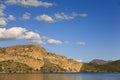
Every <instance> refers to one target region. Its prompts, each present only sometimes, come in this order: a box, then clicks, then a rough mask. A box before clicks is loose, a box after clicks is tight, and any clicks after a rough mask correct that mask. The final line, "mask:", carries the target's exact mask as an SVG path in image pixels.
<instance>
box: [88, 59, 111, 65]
mask: <svg viewBox="0 0 120 80" xmlns="http://www.w3.org/2000/svg"><path fill="white" fill-rule="evenodd" d="M109 62H112V61H106V60H101V59H94V60H92V61H91V62H90V63H95V64H98V65H102V64H106V63H109Z"/></svg>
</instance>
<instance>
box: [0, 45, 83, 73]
mask: <svg viewBox="0 0 120 80" xmlns="http://www.w3.org/2000/svg"><path fill="white" fill-rule="evenodd" d="M10 63H12V64H13V65H14V66H11V65H9V64H10ZM0 64H2V65H0V69H1V71H3V72H6V71H7V72H10V71H9V70H13V68H14V69H15V70H13V71H14V72H20V70H21V69H23V71H22V70H21V72H24V71H25V69H26V70H27V71H28V72H29V71H33V72H34V71H39V72H79V71H80V69H81V67H82V63H80V62H77V61H75V60H73V59H67V57H65V56H61V55H57V54H53V53H49V52H47V51H46V50H45V48H42V47H40V46H38V45H17V46H11V47H6V48H0ZM3 64H8V65H6V66H5V65H3ZM18 64H19V65H23V67H22V66H19V68H21V69H19V68H18V67H16V66H17V65H18ZM6 67H9V69H8V68H6ZM29 69H30V70H29Z"/></svg>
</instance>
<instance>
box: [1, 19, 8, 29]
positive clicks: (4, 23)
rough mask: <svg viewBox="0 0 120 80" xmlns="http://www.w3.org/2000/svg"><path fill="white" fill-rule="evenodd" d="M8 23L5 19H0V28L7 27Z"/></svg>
mask: <svg viewBox="0 0 120 80" xmlns="http://www.w3.org/2000/svg"><path fill="white" fill-rule="evenodd" d="M6 24H7V22H6V19H5V18H0V27H1V26H2V27H3V26H6Z"/></svg>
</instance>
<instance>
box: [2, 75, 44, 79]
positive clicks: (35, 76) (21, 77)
mask: <svg viewBox="0 0 120 80" xmlns="http://www.w3.org/2000/svg"><path fill="white" fill-rule="evenodd" d="M0 80H44V79H43V74H0Z"/></svg>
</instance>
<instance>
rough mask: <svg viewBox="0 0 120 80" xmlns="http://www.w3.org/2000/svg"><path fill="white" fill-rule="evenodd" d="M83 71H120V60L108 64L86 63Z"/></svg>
mask: <svg viewBox="0 0 120 80" xmlns="http://www.w3.org/2000/svg"><path fill="white" fill-rule="evenodd" d="M80 71H81V72H120V60H116V61H112V62H109V63H106V64H96V63H91V62H90V63H84V64H83V66H82V68H81V70H80Z"/></svg>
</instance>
